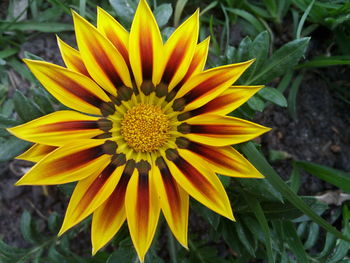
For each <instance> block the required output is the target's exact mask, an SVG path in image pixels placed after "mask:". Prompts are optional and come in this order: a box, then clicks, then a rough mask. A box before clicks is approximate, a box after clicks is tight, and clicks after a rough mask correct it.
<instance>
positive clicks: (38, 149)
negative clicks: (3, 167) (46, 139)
mask: <svg viewBox="0 0 350 263" xmlns="http://www.w3.org/2000/svg"><path fill="white" fill-rule="evenodd" d="M56 149H57V147H55V146H50V145H44V144H38V143H36V144H34V145H33V146H32V147H30V148H29V149H28V150H27V151H25V152H24V153H22V154H21V155H19V156H17V157H16V159H20V160H26V161H30V162H34V163H37V162H39V161H40V160H41V159H43V158H44V157H45V156H46V155H48V154H49V153H51V152H52V151H54V150H56Z"/></svg>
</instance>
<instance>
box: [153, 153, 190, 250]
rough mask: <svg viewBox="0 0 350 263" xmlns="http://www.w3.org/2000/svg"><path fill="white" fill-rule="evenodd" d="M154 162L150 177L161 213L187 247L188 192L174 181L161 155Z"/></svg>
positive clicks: (181, 242) (175, 234)
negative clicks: (156, 193)
mask: <svg viewBox="0 0 350 263" xmlns="http://www.w3.org/2000/svg"><path fill="white" fill-rule="evenodd" d="M156 164H157V168H155V169H154V173H153V176H152V177H153V180H154V184H155V186H156V189H157V192H158V195H159V201H160V205H161V208H162V211H163V214H164V216H165V219H166V221H167V222H168V225H169V227H170V229H171V231H172V232H173V234H174V236H175V237H176V239H177V240H178V241H179V242H180V244H181V245H183V246H184V247H185V248H187V229H188V208H189V202H188V201H189V198H188V194H187V193H186V191H184V190H183V189H182V188H181V186H180V185H179V184H178V183H177V182H176V180H175V179H174V177H173V176H172V174H171V172H170V170H169V168H168V166H167V165H166V163H165V161H164V159H163V158H162V157H159V158H158V159H157V161H156Z"/></svg>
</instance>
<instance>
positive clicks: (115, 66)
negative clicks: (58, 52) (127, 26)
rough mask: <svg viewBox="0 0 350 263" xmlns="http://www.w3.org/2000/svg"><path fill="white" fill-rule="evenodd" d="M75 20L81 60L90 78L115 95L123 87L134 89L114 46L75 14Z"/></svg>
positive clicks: (126, 69) (124, 64)
mask: <svg viewBox="0 0 350 263" xmlns="http://www.w3.org/2000/svg"><path fill="white" fill-rule="evenodd" d="M73 20H74V28H75V34H76V38H77V43H78V48H79V51H80V54H81V58H82V59H83V61H84V64H85V66H86V68H87V70H88V71H89V74H90V76H91V77H93V79H94V80H95V81H96V82H97V83H98V84H99V85H100V86H101V87H102V88H103V89H105V90H106V91H108V92H109V93H111V94H113V95H116V94H117V90H118V88H120V87H121V86H123V85H125V86H127V87H132V84H131V78H130V73H129V70H128V66H127V64H126V63H125V60H124V58H123V56H122V55H121V54H120V53H119V51H118V50H117V49H116V48H115V47H114V45H113V44H112V43H111V42H110V41H109V40H108V39H107V38H105V37H104V36H103V35H102V34H101V33H100V32H99V31H98V30H97V29H96V28H95V27H94V26H93V25H91V24H90V23H89V22H87V21H86V20H85V19H84V18H82V17H81V16H79V15H78V14H77V13H75V12H73Z"/></svg>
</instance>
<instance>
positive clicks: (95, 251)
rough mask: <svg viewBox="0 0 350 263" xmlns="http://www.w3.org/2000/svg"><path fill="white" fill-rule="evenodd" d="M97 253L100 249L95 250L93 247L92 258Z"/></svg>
mask: <svg viewBox="0 0 350 263" xmlns="http://www.w3.org/2000/svg"><path fill="white" fill-rule="evenodd" d="M97 252H98V249H95V248H94V247H92V249H91V255H92V256H95V255H96V253H97Z"/></svg>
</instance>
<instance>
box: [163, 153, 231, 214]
mask: <svg viewBox="0 0 350 263" xmlns="http://www.w3.org/2000/svg"><path fill="white" fill-rule="evenodd" d="M166 157H167V159H168V160H167V164H168V167H169V169H170V171H171V174H172V175H173V176H174V178H175V180H176V181H177V183H178V184H179V185H181V187H182V188H183V189H185V191H186V192H187V193H188V194H189V195H191V196H192V197H193V198H195V199H196V200H198V201H199V202H200V203H202V204H203V205H205V206H207V207H208V208H210V209H211V210H213V211H215V212H216V213H218V214H220V215H223V216H225V217H227V218H228V219H231V220H234V218H233V214H232V209H231V205H230V201H229V199H228V197H227V194H226V192H225V189H224V187H223V186H222V184H221V182H220V180H219V179H218V177H217V176H216V174H215V173H214V172H213V171H212V170H211V169H210V167H208V166H206V165H205V163H204V162H203V160H202V159H201V158H199V157H198V156H197V155H195V154H194V153H192V152H190V151H188V150H185V149H178V150H177V151H176V150H173V149H169V150H167V151H166Z"/></svg>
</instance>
